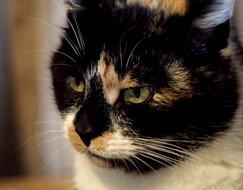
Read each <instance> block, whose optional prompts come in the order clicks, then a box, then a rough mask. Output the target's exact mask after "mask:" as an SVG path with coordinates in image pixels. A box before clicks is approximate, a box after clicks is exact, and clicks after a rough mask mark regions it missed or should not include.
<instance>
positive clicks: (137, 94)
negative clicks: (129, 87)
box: [133, 88, 141, 98]
mask: <svg viewBox="0 0 243 190" xmlns="http://www.w3.org/2000/svg"><path fill="white" fill-rule="evenodd" d="M133 94H134V95H135V96H136V98H139V97H140V96H141V90H140V88H136V89H134V90H133Z"/></svg>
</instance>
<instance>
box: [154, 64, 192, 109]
mask: <svg viewBox="0 0 243 190" xmlns="http://www.w3.org/2000/svg"><path fill="white" fill-rule="evenodd" d="M166 70H167V73H168V75H169V77H170V80H171V81H170V88H166V89H161V90H159V91H158V92H156V93H155V95H154V96H153V99H152V102H151V105H152V106H170V105H172V104H173V103H175V102H176V101H177V100H179V99H182V98H187V97H191V96H192V93H193V91H192V86H191V80H190V77H191V76H190V73H189V71H188V70H186V69H185V68H183V67H182V66H181V65H180V64H179V63H172V64H169V65H168V66H167V67H166Z"/></svg>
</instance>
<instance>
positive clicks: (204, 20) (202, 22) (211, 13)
mask: <svg viewBox="0 0 243 190" xmlns="http://www.w3.org/2000/svg"><path fill="white" fill-rule="evenodd" d="M212 1H213V2H212V3H211V4H210V5H209V6H207V8H206V10H205V11H204V14H202V15H201V16H200V17H199V18H197V19H196V20H195V21H194V24H195V25H196V26H197V27H198V28H201V29H207V28H213V27H215V26H217V25H220V24H222V23H224V22H226V21H228V20H229V19H230V18H231V17H232V14H233V9H234V2H235V0H212Z"/></svg>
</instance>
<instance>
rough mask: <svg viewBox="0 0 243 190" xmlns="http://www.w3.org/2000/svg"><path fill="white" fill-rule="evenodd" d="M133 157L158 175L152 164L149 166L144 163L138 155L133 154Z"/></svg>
mask: <svg viewBox="0 0 243 190" xmlns="http://www.w3.org/2000/svg"><path fill="white" fill-rule="evenodd" d="M133 158H135V159H137V160H138V161H140V162H141V163H142V164H144V165H145V166H147V167H148V168H150V169H151V170H152V171H153V172H154V173H155V174H157V175H158V176H160V174H159V173H158V172H157V171H156V170H155V169H154V168H153V167H152V166H150V165H149V164H148V163H146V162H145V161H143V160H142V159H140V158H139V157H138V156H135V155H134V156H133Z"/></svg>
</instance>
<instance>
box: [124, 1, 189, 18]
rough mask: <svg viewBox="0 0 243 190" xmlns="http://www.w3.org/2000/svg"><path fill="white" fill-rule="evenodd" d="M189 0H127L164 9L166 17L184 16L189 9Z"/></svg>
mask: <svg viewBox="0 0 243 190" xmlns="http://www.w3.org/2000/svg"><path fill="white" fill-rule="evenodd" d="M188 3H189V2H188V0H127V4H140V5H142V6H144V7H149V8H150V9H153V10H158V11H163V12H164V14H165V16H166V17H170V16H174V15H179V16H184V15H185V14H186V13H187V10H188Z"/></svg>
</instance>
